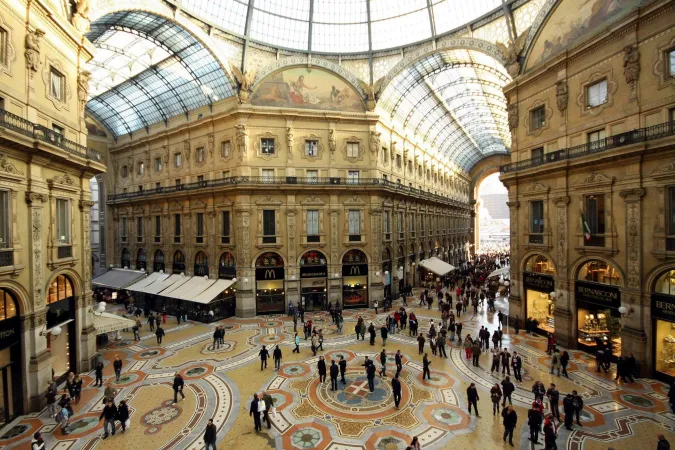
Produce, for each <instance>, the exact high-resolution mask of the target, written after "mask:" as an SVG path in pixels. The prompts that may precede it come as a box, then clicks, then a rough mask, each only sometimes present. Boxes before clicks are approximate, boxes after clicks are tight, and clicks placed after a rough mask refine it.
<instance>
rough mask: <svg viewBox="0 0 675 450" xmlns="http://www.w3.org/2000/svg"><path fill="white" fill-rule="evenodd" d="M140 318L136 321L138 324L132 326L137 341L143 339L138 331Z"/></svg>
mask: <svg viewBox="0 0 675 450" xmlns="http://www.w3.org/2000/svg"><path fill="white" fill-rule="evenodd" d="M140 323H141V321H140V320H137V321H136V324H134V326H133V327H131V331H133V332H134V340H135V341H140V340H141V335H140V334H139V333H138V330H140Z"/></svg>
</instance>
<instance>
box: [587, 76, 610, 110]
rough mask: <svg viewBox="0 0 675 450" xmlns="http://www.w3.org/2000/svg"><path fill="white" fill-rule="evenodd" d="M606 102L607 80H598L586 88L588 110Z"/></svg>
mask: <svg viewBox="0 0 675 450" xmlns="http://www.w3.org/2000/svg"><path fill="white" fill-rule="evenodd" d="M606 102H607V80H600V81H598V82H596V83H593V84H591V85H589V86H587V87H586V105H587V106H588V107H589V108H594V107H596V106H600V105H602V104H603V103H606Z"/></svg>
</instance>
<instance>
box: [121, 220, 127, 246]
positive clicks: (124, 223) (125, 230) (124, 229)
mask: <svg viewBox="0 0 675 450" xmlns="http://www.w3.org/2000/svg"><path fill="white" fill-rule="evenodd" d="M126 237H127V218H126V217H122V240H123V241H124V240H125V238H126Z"/></svg>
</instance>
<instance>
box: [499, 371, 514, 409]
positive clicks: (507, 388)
mask: <svg viewBox="0 0 675 450" xmlns="http://www.w3.org/2000/svg"><path fill="white" fill-rule="evenodd" d="M515 390H516V387H515V386H514V385H513V383H512V382H511V379H510V377H508V376H507V377H506V378H505V379H503V380H502V392H503V393H504V397H503V398H504V401H503V402H502V407H505V406H506V400H508V401H509V405H513V402H512V401H511V394H513V391H515Z"/></svg>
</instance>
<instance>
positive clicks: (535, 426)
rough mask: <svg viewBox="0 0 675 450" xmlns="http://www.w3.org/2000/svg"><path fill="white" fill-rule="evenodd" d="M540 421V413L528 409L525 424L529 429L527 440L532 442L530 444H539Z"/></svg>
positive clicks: (536, 410)
mask: <svg viewBox="0 0 675 450" xmlns="http://www.w3.org/2000/svg"><path fill="white" fill-rule="evenodd" d="M542 420H543V419H542V417H541V413H540V412H539V410H538V409H535V408H530V410H529V411H528V412H527V424H528V425H529V427H530V438H529V439H530V441H532V444H538V443H539V431H540V430H541V422H542Z"/></svg>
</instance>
